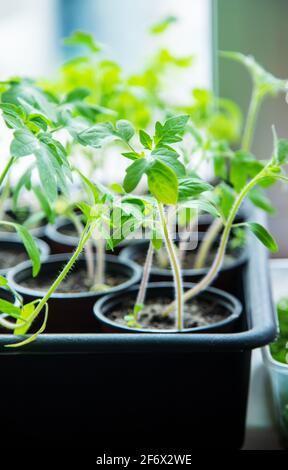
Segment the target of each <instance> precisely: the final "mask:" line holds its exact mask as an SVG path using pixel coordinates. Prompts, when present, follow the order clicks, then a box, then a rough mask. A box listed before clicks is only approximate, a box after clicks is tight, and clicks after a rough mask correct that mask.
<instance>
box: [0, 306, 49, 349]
mask: <svg viewBox="0 0 288 470" xmlns="http://www.w3.org/2000/svg"><path fill="white" fill-rule="evenodd" d="M33 304H35V302H32V304H28V305H25V306H24V307H23V309H22V315H23V314H24V313H26V310H27V316H30V315H31V314H32V313H33V310H34V308H35V307H34V306H33ZM30 305H31V306H33V309H32V307H30ZM28 314H29V315H28ZM47 320H48V304H46V305H45V311H44V320H43V323H42V325H41V327H40V328H39V330H38V331H36V333H34V334H33V335H31V336H29V337H28V338H27V339H25V340H24V341H21V342H19V343H16V344H7V345H6V348H20V347H22V346H26V345H27V344H30V343H33V341H35V340H36V339H37V338H38V336H39V335H40V334H41V333H43V332H44V331H45V328H46V325H47ZM30 326H31V325H30V324H28V327H27V328H26V331H28V329H29V328H30ZM26 331H25V332H23V333H22V334H25V333H26ZM14 334H15V335H19V334H21V333H20V331H19V330H18V329H17V330H15V332H14Z"/></svg>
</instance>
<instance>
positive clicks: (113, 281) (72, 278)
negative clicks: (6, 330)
mask: <svg viewBox="0 0 288 470" xmlns="http://www.w3.org/2000/svg"><path fill="white" fill-rule="evenodd" d="M57 275H58V273H57V272H55V273H54V274H51V273H49V274H43V275H41V273H40V275H39V276H37V278H35V279H33V278H29V279H26V280H23V281H21V286H23V287H28V288H29V289H36V290H40V291H43V292H47V290H48V289H49V288H50V287H51V284H52V283H53V282H54V281H55V279H56V277H57ZM127 280H128V278H127V277H125V276H122V275H118V274H117V275H111V274H109V273H108V274H107V275H106V277H105V285H106V286H107V291H109V288H112V287H116V286H119V285H120V284H123V283H124V282H126V281H127ZM90 287H91V284H90V283H89V280H88V279H87V271H86V269H78V270H77V271H72V272H70V274H69V276H67V277H66V279H64V281H63V282H62V283H61V284H60V286H59V287H58V289H57V290H56V292H58V293H62V294H78V293H81V292H89V291H90V290H91V289H90ZM99 291H100V290H99ZM99 291H98V292H99ZM95 292H97V290H95ZM101 292H103V290H101Z"/></svg>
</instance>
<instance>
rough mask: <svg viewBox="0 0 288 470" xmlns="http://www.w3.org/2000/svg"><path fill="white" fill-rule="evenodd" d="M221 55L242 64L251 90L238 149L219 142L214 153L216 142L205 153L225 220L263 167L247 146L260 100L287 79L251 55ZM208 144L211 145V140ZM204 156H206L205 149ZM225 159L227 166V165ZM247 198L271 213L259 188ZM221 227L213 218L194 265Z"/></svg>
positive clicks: (284, 87)
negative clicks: (250, 80) (267, 68)
mask: <svg viewBox="0 0 288 470" xmlns="http://www.w3.org/2000/svg"><path fill="white" fill-rule="evenodd" d="M221 56H222V57H224V58H228V59H232V60H235V61H238V62H240V63H241V64H243V65H244V66H246V67H247V68H248V71H249V73H250V75H251V78H252V81H253V90H252V95H251V101H250V106H249V110H248V115H247V118H246V122H245V126H244V131H243V136H242V141H241V148H240V149H239V150H237V151H232V150H231V149H230V148H229V145H228V142H226V143H225V142H222V143H221V142H219V143H218V151H217V152H215V150H217V145H216V146H215V144H213V146H212V149H213V147H214V151H213V150H212V149H211V150H212V152H211V150H209V152H208V155H210V158H212V159H213V160H214V170H215V176H216V177H218V178H220V179H222V180H224V181H222V183H221V184H220V186H219V189H218V197H219V198H220V201H219V203H220V206H221V207H222V215H223V216H224V219H225V218H226V216H227V215H228V213H229V210H230V209H231V208H232V205H233V202H234V200H235V199H236V197H237V194H239V193H240V191H241V190H242V189H243V187H245V185H246V184H247V182H248V181H249V179H250V178H251V177H253V176H255V175H257V173H258V172H259V171H261V168H263V167H264V163H263V162H261V161H258V160H257V159H255V158H254V157H253V155H251V145H252V143H253V137H254V133H255V129H256V125H257V117H258V114H259V110H260V108H261V105H262V102H263V101H264V99H265V98H266V97H267V96H277V95H278V94H279V93H283V92H285V91H286V90H287V81H286V80H280V79H278V78H276V77H274V76H273V75H271V74H270V73H269V72H267V71H266V70H264V69H263V68H262V67H261V66H260V65H259V64H257V62H256V61H255V60H254V58H253V57H247V56H244V55H243V54H240V53H236V52H221ZM201 139H202V138H201V137H199V141H200V145H201V144H203V141H202V140H201ZM209 147H211V143H210V145H209ZM209 147H208V148H209ZM204 155H206V156H207V151H206V153H204ZM227 162H228V163H229V167H230V168H229V167H228V166H227ZM227 183H228V184H229V186H230V187H229V186H228V185H227ZM233 192H234V194H233ZM248 197H249V199H250V201H251V203H252V204H253V205H255V206H256V207H258V208H260V209H262V210H264V211H266V212H268V213H269V214H272V213H273V212H274V208H273V206H272V205H271V203H270V201H269V199H268V198H267V197H266V196H265V194H264V193H263V191H262V189H261V187H255V188H254V189H253V191H251V192H250V193H249V196H248ZM225 212H226V214H225ZM222 230H223V224H222V222H221V219H218V220H215V222H214V223H213V224H212V225H211V227H210V229H208V231H207V233H206V235H205V238H204V240H203V243H202V245H201V248H200V250H199V252H198V255H197V257H196V261H195V268H202V267H203V266H205V263H206V259H207V254H208V253H209V252H210V250H211V247H212V246H213V244H214V243H215V240H216V238H217V237H218V235H219V234H220V232H221V231H222Z"/></svg>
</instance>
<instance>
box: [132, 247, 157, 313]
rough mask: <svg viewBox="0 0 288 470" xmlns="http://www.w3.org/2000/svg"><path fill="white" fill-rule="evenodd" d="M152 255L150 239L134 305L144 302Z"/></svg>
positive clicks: (152, 248)
mask: <svg viewBox="0 0 288 470" xmlns="http://www.w3.org/2000/svg"><path fill="white" fill-rule="evenodd" d="M153 255H154V247H153V243H152V241H150V243H149V248H148V251H147V255H146V260H145V264H144V267H143V276H142V281H141V284H140V288H139V291H138V295H137V299H136V305H143V304H144V303H145V298H146V292H147V285H148V281H149V276H150V272H151V267H152V262H153Z"/></svg>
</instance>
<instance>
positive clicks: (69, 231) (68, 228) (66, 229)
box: [57, 223, 78, 237]
mask: <svg viewBox="0 0 288 470" xmlns="http://www.w3.org/2000/svg"><path fill="white" fill-rule="evenodd" d="M57 232H59V233H61V234H62V235H67V236H68V237H78V234H77V231H76V229H75V227H73V225H72V224H69V223H67V224H66V225H63V226H62V227H59V228H58V229H57Z"/></svg>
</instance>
